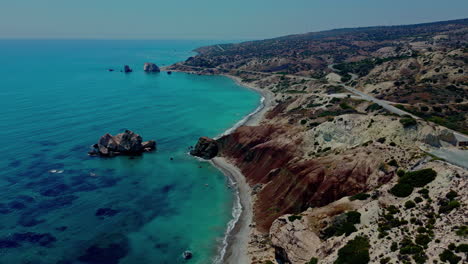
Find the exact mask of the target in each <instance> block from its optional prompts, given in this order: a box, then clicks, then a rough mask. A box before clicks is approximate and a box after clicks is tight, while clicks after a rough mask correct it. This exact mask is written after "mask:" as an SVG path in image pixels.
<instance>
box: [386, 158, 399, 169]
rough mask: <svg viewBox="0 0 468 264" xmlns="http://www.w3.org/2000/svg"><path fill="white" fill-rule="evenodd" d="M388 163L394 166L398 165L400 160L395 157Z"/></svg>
mask: <svg viewBox="0 0 468 264" xmlns="http://www.w3.org/2000/svg"><path fill="white" fill-rule="evenodd" d="M388 165H390V166H392V167H398V162H397V161H396V160H395V159H392V160H391V161H390V162H388Z"/></svg>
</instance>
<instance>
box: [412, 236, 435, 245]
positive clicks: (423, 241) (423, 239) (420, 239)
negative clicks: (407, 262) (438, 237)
mask: <svg viewBox="0 0 468 264" xmlns="http://www.w3.org/2000/svg"><path fill="white" fill-rule="evenodd" d="M431 240H432V239H431V238H430V237H429V236H428V235H423V234H419V235H417V236H416V240H415V242H416V244H418V245H421V246H427V244H429V242H431Z"/></svg>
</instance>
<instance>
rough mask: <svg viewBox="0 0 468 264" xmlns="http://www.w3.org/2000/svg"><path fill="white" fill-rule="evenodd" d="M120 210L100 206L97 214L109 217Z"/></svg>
mask: <svg viewBox="0 0 468 264" xmlns="http://www.w3.org/2000/svg"><path fill="white" fill-rule="evenodd" d="M118 212H119V211H117V210H114V209H111V208H99V209H98V210H96V213H95V215H96V216H98V217H108V216H114V215H116V214H117V213H118Z"/></svg>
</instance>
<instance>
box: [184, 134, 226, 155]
mask: <svg viewBox="0 0 468 264" xmlns="http://www.w3.org/2000/svg"><path fill="white" fill-rule="evenodd" d="M218 150H219V147H218V142H216V140H214V139H211V138H208V137H201V138H200V139H198V142H197V145H195V148H194V149H193V150H192V151H190V155H192V156H197V157H200V158H203V159H212V158H214V157H216V155H217V154H218Z"/></svg>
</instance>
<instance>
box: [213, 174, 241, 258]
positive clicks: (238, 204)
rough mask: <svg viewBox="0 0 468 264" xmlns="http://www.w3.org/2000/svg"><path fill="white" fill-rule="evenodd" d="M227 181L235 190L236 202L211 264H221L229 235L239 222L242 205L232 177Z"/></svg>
mask: <svg viewBox="0 0 468 264" xmlns="http://www.w3.org/2000/svg"><path fill="white" fill-rule="evenodd" d="M228 179H229V185H230V186H231V187H234V188H235V190H236V192H235V194H236V195H235V196H236V200H235V203H234V206H233V208H232V219H231V220H230V221H229V223H228V225H227V229H226V232H225V233H224V238H223V241H222V244H221V245H220V248H219V254H218V255H217V256H216V257H215V259H214V260H213V264H221V263H222V261H223V259H224V255H225V254H226V250H227V247H228V245H229V242H228V240H229V235H231V232H232V230H233V229H234V227H235V226H236V224H237V222H238V221H239V218H240V216H241V214H242V204H241V202H240V194H239V190H238V189H237V187H236V186H237V183H236V182H235V180H234V179H233V178H232V177H228Z"/></svg>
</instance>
